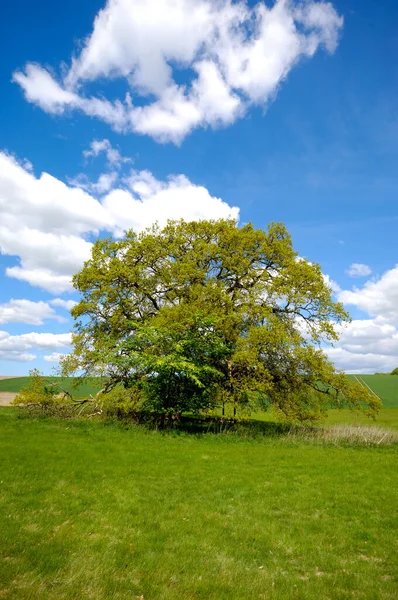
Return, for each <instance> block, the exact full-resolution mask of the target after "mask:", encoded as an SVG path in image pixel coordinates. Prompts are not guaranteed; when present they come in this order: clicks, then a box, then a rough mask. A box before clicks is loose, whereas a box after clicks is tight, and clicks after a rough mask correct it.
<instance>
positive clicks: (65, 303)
mask: <svg viewBox="0 0 398 600" xmlns="http://www.w3.org/2000/svg"><path fill="white" fill-rule="evenodd" d="M50 304H52V305H53V306H60V307H61V308H65V309H66V310H72V308H73V307H74V306H76V304H77V302H76V301H75V300H64V299H63V298H54V299H53V300H50Z"/></svg>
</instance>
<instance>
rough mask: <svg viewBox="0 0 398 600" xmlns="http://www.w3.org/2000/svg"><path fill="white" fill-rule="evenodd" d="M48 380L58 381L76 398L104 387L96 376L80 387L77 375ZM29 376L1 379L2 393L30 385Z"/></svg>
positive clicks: (48, 379)
mask: <svg viewBox="0 0 398 600" xmlns="http://www.w3.org/2000/svg"><path fill="white" fill-rule="evenodd" d="M45 379H46V381H48V382H50V383H57V384H58V385H59V386H61V388H62V389H64V390H67V391H68V392H70V393H71V394H72V395H73V397H74V398H85V397H86V396H89V395H90V394H95V393H96V392H98V390H100V389H101V387H102V381H101V379H100V378H96V379H94V378H93V380H92V381H87V382H84V383H83V384H80V385H79V386H78V387H76V385H77V384H78V383H79V380H78V378H76V377H46V378H45ZM29 380H30V379H29V377H13V378H12V379H2V380H0V393H1V392H14V393H18V392H19V391H20V389H21V388H23V387H24V386H26V385H28V383H29Z"/></svg>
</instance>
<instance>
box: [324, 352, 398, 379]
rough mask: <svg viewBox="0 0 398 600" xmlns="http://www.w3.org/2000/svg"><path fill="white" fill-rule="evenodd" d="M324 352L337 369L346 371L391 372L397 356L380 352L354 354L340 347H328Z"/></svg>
mask: <svg viewBox="0 0 398 600" xmlns="http://www.w3.org/2000/svg"><path fill="white" fill-rule="evenodd" d="M326 354H327V355H328V357H329V358H330V360H331V361H332V362H333V363H334V364H335V365H336V367H337V368H338V369H341V370H343V371H346V373H358V374H360V373H377V372H379V373H391V371H392V370H393V369H395V368H396V366H397V357H393V356H388V355H385V354H382V353H380V352H379V353H374V354H372V353H369V354H355V353H353V352H350V351H348V350H345V349H344V348H341V347H336V348H328V349H327V350H326Z"/></svg>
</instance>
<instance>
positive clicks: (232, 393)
mask: <svg viewBox="0 0 398 600" xmlns="http://www.w3.org/2000/svg"><path fill="white" fill-rule="evenodd" d="M73 283H74V287H75V288H76V290H78V291H79V292H80V294H81V299H80V302H79V303H78V304H77V305H76V306H75V307H74V308H73V309H72V315H73V317H74V318H75V331H74V335H73V344H74V352H73V354H72V355H70V356H69V357H67V359H66V360H65V361H64V365H63V366H64V372H65V373H71V372H72V371H76V370H81V371H83V372H84V373H85V374H87V375H97V376H98V375H99V376H104V377H106V378H107V381H108V383H107V390H106V391H108V390H110V389H112V388H115V387H117V388H118V389H119V388H120V387H121V386H122V387H124V388H125V389H126V390H130V391H131V390H134V398H135V399H136V398H137V396H139V398H140V406H141V408H142V410H152V411H155V412H159V413H167V414H176V415H177V414H180V413H181V412H183V411H190V412H199V411H203V410H212V409H213V410H220V411H223V412H225V413H226V414H240V413H241V412H242V411H245V410H246V411H251V410H254V409H255V408H256V407H257V408H258V407H262V408H264V407H267V406H269V405H272V406H273V407H274V408H275V410H276V411H277V412H279V413H280V415H281V416H284V417H285V418H287V419H290V420H301V421H306V420H313V419H314V418H316V417H317V416H320V415H321V414H322V412H323V411H324V410H325V409H326V408H327V407H328V406H331V405H334V406H342V405H343V404H344V405H346V406H349V407H351V408H362V409H364V410H366V411H367V412H368V413H369V414H370V415H374V414H375V413H376V412H377V410H378V408H379V402H378V400H377V399H376V398H375V397H374V396H373V395H372V394H370V393H369V392H367V390H365V389H364V388H363V387H362V386H360V385H359V384H358V383H356V382H353V381H350V380H349V379H348V378H347V377H346V376H345V375H344V374H343V373H339V372H337V371H336V370H335V368H334V367H333V365H332V364H331V363H330V361H329V360H328V359H327V357H326V355H325V354H324V352H323V350H322V348H323V346H324V344H327V343H333V342H335V341H336V340H337V337H338V336H337V333H336V325H337V324H339V323H342V322H345V321H348V320H349V316H348V314H347V313H346V311H345V310H344V308H343V306H342V305H341V304H340V303H338V302H335V301H334V299H333V298H332V291H331V289H330V287H329V286H328V285H327V283H326V282H325V278H324V276H323V275H322V271H321V268H320V266H319V265H317V264H311V263H309V262H308V261H306V260H303V259H301V258H300V257H299V255H298V254H297V252H295V251H294V249H293V247H292V241H291V238H290V235H289V234H288V232H287V231H286V229H285V227H284V226H283V225H282V224H274V223H273V224H271V225H269V227H268V228H267V229H266V230H263V229H255V228H254V227H253V226H252V225H251V224H248V225H244V226H242V227H239V226H238V225H237V224H236V222H235V221H232V220H220V221H199V222H184V221H174V222H169V223H168V224H167V226H166V227H164V228H163V229H162V228H160V227H159V226H157V225H155V226H153V227H152V228H150V229H148V230H146V231H144V232H142V233H139V234H137V233H135V232H133V231H129V232H127V233H126V235H125V237H123V239H119V240H117V239H112V238H107V239H98V240H97V241H96V242H95V244H94V246H93V250H92V256H91V259H90V260H88V261H87V262H86V263H85V264H84V267H83V269H82V270H81V271H80V272H79V273H77V274H76V275H75V276H74V278H73Z"/></svg>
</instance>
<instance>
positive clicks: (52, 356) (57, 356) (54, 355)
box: [43, 352, 66, 363]
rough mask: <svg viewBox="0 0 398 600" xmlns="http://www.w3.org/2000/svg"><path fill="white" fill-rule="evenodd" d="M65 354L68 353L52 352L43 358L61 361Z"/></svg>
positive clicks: (47, 360) (53, 361)
mask: <svg viewBox="0 0 398 600" xmlns="http://www.w3.org/2000/svg"><path fill="white" fill-rule="evenodd" d="M64 356H66V354H62V353H61V352H52V353H51V354H45V355H44V356H43V358H44V360H45V361H46V362H50V363H59V361H60V360H61V358H63V357H64Z"/></svg>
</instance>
